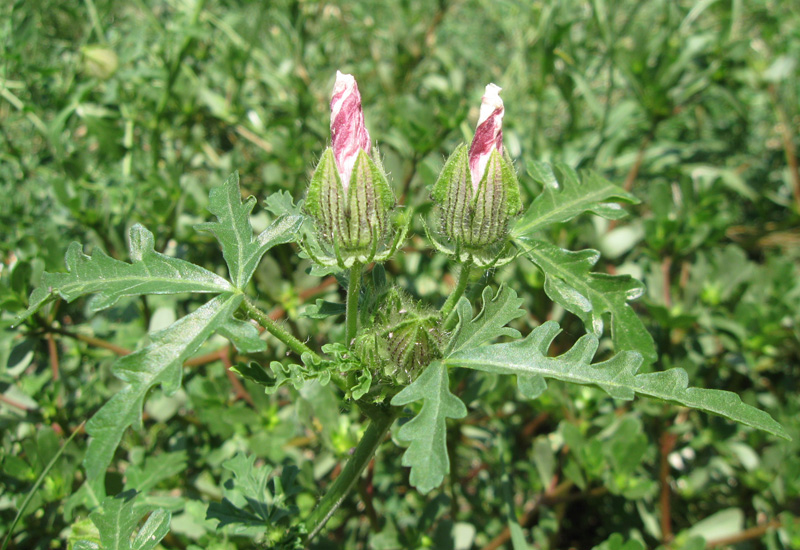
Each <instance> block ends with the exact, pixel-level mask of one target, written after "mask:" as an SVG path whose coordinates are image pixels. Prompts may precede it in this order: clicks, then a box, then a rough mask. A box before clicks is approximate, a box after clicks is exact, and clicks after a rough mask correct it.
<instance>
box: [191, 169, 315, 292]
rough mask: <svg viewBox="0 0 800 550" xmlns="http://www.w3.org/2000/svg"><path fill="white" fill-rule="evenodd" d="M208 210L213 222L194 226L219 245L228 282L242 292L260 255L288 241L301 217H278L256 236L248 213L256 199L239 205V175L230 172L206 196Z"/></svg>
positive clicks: (290, 240)
mask: <svg viewBox="0 0 800 550" xmlns="http://www.w3.org/2000/svg"><path fill="white" fill-rule="evenodd" d="M209 199H210V200H209V205H208V210H209V211H210V212H211V213H212V214H214V215H215V216H216V217H217V220H218V221H216V222H207V223H202V224H198V225H197V226H195V227H196V229H198V230H200V231H210V232H211V233H213V234H214V236H215V237H216V238H217V240H218V241H219V243H220V245H221V246H222V255H223V257H224V258H225V263H227V264H228V272H229V273H230V277H231V281H233V284H234V286H235V287H236V288H239V289H242V288H244V287H245V285H247V283H248V282H249V281H250V277H252V276H253V273H254V272H255V270H256V267H258V262H260V261H261V258H262V256H264V254H265V253H266V252H267V250H269V249H270V248H272V247H273V246H275V245H278V244H282V243H288V242H292V241H294V240H295V239H296V238H297V231H298V229H299V228H300V225H301V224H302V223H303V218H302V217H301V216H295V215H286V216H281V217H279V218H278V219H277V220H275V221H274V222H272V224H271V225H270V226H269V227H267V228H266V229H265V230H264V231H263V232H262V233H261V234H259V235H258V236H257V237H256V236H254V235H253V228H252V226H251V225H250V212H252V211H253V207H254V206H255V204H256V198H255V197H253V196H250V197H248V198H247V200H246V201H245V202H244V203H243V202H242V194H241V190H240V189H239V173H238V172H234V173H233V174H232V175H231V176H230V177H229V178H228V179H227V180H225V183H223V184H222V185H220V186H219V187H215V188H214V189H212V190H211V193H210V194H209Z"/></svg>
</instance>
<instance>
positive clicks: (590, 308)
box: [518, 238, 657, 364]
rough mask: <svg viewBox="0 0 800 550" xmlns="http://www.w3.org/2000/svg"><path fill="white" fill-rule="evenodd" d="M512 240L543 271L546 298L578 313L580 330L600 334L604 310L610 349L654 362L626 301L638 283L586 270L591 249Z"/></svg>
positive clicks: (639, 289)
mask: <svg viewBox="0 0 800 550" xmlns="http://www.w3.org/2000/svg"><path fill="white" fill-rule="evenodd" d="M518 243H519V244H520V246H521V247H522V248H523V250H524V251H525V256H526V257H527V258H528V259H530V260H531V261H532V262H533V263H535V264H536V265H537V266H539V268H540V269H541V270H542V271H543V272H544V275H545V284H544V290H545V292H546V293H547V295H548V296H549V297H550V299H551V300H553V301H554V302H556V303H558V304H560V305H561V306H563V307H564V308H565V309H567V310H568V311H571V312H572V313H574V314H575V315H577V316H578V317H580V319H581V320H582V321H583V324H584V326H585V327H586V330H588V331H591V332H592V333H593V334H594V335H595V336H598V337H599V336H600V335H602V334H603V325H604V323H603V315H605V314H609V315H610V320H611V339H612V341H613V342H614V348H615V349H616V350H617V351H623V350H636V351H638V352H640V353H641V354H642V356H643V358H644V360H645V361H646V362H647V363H648V364H649V363H654V362H655V360H656V358H657V354H656V349H655V343H654V342H653V337H652V336H650V333H649V332H648V331H647V328H645V326H644V323H642V320H641V319H640V318H639V316H638V315H636V312H635V311H634V310H633V308H631V306H630V304H629V303H628V302H629V301H630V300H634V299H636V298H638V297H639V296H641V295H642V293H643V292H644V286H643V285H642V283H640V282H639V281H637V280H636V279H634V278H633V277H631V276H629V275H608V274H605V273H593V272H591V269H592V267H593V266H594V264H595V263H597V260H598V259H599V257H600V254H599V253H598V252H597V251H595V250H582V251H579V252H571V251H569V250H564V249H562V248H559V247H557V246H555V245H553V244H550V243H547V242H544V241H539V240H533V239H528V238H520V239H519V240H518Z"/></svg>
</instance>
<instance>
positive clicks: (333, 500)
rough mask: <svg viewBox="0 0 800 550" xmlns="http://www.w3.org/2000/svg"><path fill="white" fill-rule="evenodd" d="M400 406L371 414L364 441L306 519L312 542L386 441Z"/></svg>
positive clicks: (359, 443)
mask: <svg viewBox="0 0 800 550" xmlns="http://www.w3.org/2000/svg"><path fill="white" fill-rule="evenodd" d="M399 411H400V409H395V408H392V409H391V410H388V411H386V410H384V411H382V414H380V415H377V414H373V415H372V420H371V421H370V423H369V426H367V431H366V432H364V436H363V437H362V438H361V441H359V442H358V445H357V446H356V448H355V450H354V451H353V455H352V457H351V458H350V460H348V461H347V464H345V466H344V468H343V469H342V473H341V474H339V477H337V478H336V480H335V481H334V482H333V484H332V485H331V486H330V488H329V489H328V491H327V492H326V493H325V496H323V497H322V500H321V501H320V502H319V504H318V505H317V507H316V508H315V509H314V511H313V512H311V515H310V516H309V518H308V519H307V520H306V529H307V530H308V539H307V541H310V540H311V539H313V538H314V537H315V536H316V535H317V534H319V532H320V531H321V530H322V528H323V527H325V524H326V523H327V522H328V520H329V519H330V518H331V517H332V516H333V514H334V512H336V510H337V509H338V508H339V506H341V504H342V503H343V502H344V499H345V498H346V497H347V495H348V494H349V493H350V491H351V490H352V489H353V486H354V485H355V483H356V482H357V481H358V479H359V477H361V473H362V472H363V471H364V468H366V467H367V465H368V464H369V462H370V460H372V457H373V456H374V455H375V451H377V450H378V446H379V445H380V444H381V442H382V441H383V438H384V437H385V436H386V433H387V432H388V431H389V428H390V427H391V425H392V423H393V422H394V420H395V418H397V414H398V412H399Z"/></svg>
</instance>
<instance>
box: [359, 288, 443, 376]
mask: <svg viewBox="0 0 800 550" xmlns="http://www.w3.org/2000/svg"><path fill="white" fill-rule="evenodd" d="M381 303H382V304H383V305H382V306H381V311H380V312H378V314H377V315H376V317H375V320H374V323H373V327H372V328H370V329H368V330H365V331H363V332H362V333H361V334H360V335H359V337H358V338H357V340H356V343H355V353H356V355H357V356H358V357H359V360H360V361H361V363H362V364H363V365H369V366H371V367H372V368H373V369H376V373H377V374H379V375H381V376H383V377H385V378H389V379H390V380H392V382H393V383H394V384H399V385H404V384H408V383H409V382H411V381H413V380H414V379H415V378H416V377H417V374H419V372H420V371H421V370H422V369H423V368H425V367H426V366H427V365H429V364H430V363H431V362H432V361H434V360H435V359H437V358H439V357H441V348H442V341H443V337H442V331H441V327H440V325H441V319H440V318H439V316H438V314H437V313H436V312H433V311H428V310H426V309H425V308H422V307H420V306H419V305H418V304H417V303H416V302H415V301H414V300H413V299H412V298H410V297H409V296H408V295H406V294H405V293H404V292H403V291H401V290H399V289H396V288H393V289H390V290H389V291H388V292H387V294H386V295H385V296H384V299H383V300H381Z"/></svg>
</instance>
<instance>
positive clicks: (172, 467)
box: [125, 451, 187, 493]
mask: <svg viewBox="0 0 800 550" xmlns="http://www.w3.org/2000/svg"><path fill="white" fill-rule="evenodd" d="M186 461H187V455H186V451H178V452H175V453H162V454H160V455H156V456H153V457H150V458H147V459H146V460H145V461H144V464H141V465H132V466H129V467H128V469H127V470H125V489H135V490H136V491H138V492H139V493H146V492H147V491H149V490H150V489H153V488H154V487H155V486H156V485H158V484H159V483H161V482H162V481H164V480H165V479H168V478H170V477H172V476H175V475H178V474H179V473H181V472H182V471H184V470H185V469H186Z"/></svg>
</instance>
